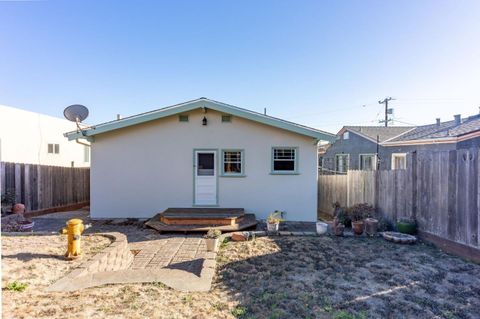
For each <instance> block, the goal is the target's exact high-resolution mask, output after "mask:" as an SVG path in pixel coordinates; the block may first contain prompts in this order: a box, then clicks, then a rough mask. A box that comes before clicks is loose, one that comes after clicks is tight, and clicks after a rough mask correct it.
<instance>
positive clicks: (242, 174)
mask: <svg viewBox="0 0 480 319" xmlns="http://www.w3.org/2000/svg"><path fill="white" fill-rule="evenodd" d="M226 152H239V153H240V156H241V158H240V170H241V171H240V173H230V172H225V153H226ZM220 156H221V159H220V166H221V169H220V176H222V177H246V175H245V150H244V149H241V148H225V149H221V150H220Z"/></svg>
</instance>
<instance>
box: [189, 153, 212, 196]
mask: <svg viewBox="0 0 480 319" xmlns="http://www.w3.org/2000/svg"><path fill="white" fill-rule="evenodd" d="M193 168H194V171H195V173H194V178H195V181H194V186H195V201H194V204H195V205H217V152H216V151H195V163H194V167H193Z"/></svg>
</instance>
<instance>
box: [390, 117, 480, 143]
mask: <svg viewBox="0 0 480 319" xmlns="http://www.w3.org/2000/svg"><path fill="white" fill-rule="evenodd" d="M475 132H480V114H478V115H474V116H470V117H468V118H465V119H462V120H461V121H460V124H457V123H456V122H455V121H454V120H453V121H447V122H441V123H440V124H428V125H422V126H417V127H416V128H415V129H413V130H411V131H409V132H407V133H405V134H403V135H400V136H398V137H395V138H393V139H391V140H389V141H387V142H386V143H385V144H386V145H388V144H394V145H398V144H401V143H409V142H412V143H417V144H418V143H420V142H422V143H429V142H430V143H431V142H442V141H443V142H445V143H453V142H456V141H458V140H459V139H461V138H462V137H464V136H465V137H467V135H468V136H470V135H471V137H475V136H476V135H475V136H473V134H472V133H475Z"/></svg>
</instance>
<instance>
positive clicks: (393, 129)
mask: <svg viewBox="0 0 480 319" xmlns="http://www.w3.org/2000/svg"><path fill="white" fill-rule="evenodd" d="M414 128H415V127H414V126H388V127H385V126H344V127H343V128H342V129H341V130H340V131H339V132H338V133H337V135H338V136H340V135H342V134H343V133H344V132H345V131H350V132H353V133H355V134H357V135H360V136H362V137H364V138H366V139H368V140H370V141H372V142H374V143H377V136H378V141H379V143H382V142H384V141H386V140H388V139H391V138H394V137H396V136H399V135H401V134H404V133H406V132H408V131H409V130H412V129H414Z"/></svg>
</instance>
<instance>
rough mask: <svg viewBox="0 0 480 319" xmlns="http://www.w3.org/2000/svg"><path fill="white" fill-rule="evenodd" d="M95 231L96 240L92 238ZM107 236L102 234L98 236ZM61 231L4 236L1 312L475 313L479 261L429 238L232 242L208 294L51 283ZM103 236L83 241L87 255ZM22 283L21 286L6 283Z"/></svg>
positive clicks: (60, 265) (479, 296)
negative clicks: (66, 287)
mask: <svg viewBox="0 0 480 319" xmlns="http://www.w3.org/2000/svg"><path fill="white" fill-rule="evenodd" d="M95 238H97V239H95ZM98 238H100V239H98ZM64 240H65V239H64V238H63V237H61V236H35V237H4V238H2V249H3V253H2V254H3V257H2V266H3V278H2V287H3V291H2V294H3V317H4V318H72V317H74V316H75V317H77V318H147V317H148V318H235V317H241V318H371V317H372V318H413V317H415V318H478V316H479V314H480V266H479V265H476V264H473V263H469V262H465V261H463V260H461V259H458V258H455V257H452V256H449V255H446V254H444V253H442V252H440V251H438V250H437V249H435V248H433V247H431V246H430V245H425V244H417V245H414V246H401V245H395V244H392V243H389V242H385V241H383V240H381V239H369V238H362V239H357V238H330V237H277V238H257V239H256V240H255V241H250V242H243V243H226V244H224V245H222V249H221V251H220V253H219V255H218V272H217V276H216V277H215V279H214V283H213V289H212V291H211V292H209V293H182V292H177V291H174V290H172V289H169V288H167V287H165V286H164V285H162V284H160V283H152V284H135V285H111V286H104V287H98V288H90V289H85V290H83V291H79V292H73V293H46V292H45V291H44V289H45V288H46V287H47V286H48V285H49V284H50V283H51V282H53V281H55V280H56V279H58V278H60V277H61V276H63V275H64V274H65V273H67V272H68V270H69V269H70V268H71V267H72V266H74V265H75V262H73V263H69V262H65V261H64V260H62V259H60V258H57V256H59V255H61V254H62V253H63V252H64V249H65V247H64V246H65V242H64ZM105 244H106V242H104V241H102V239H101V237H97V236H95V237H91V238H89V239H86V240H85V245H84V246H85V250H86V251H87V254H89V253H90V254H91V253H93V252H94V251H95V250H98V249H100V248H101V247H103V246H104V245H105ZM13 281H17V282H19V283H26V284H28V286H27V287H26V289H25V290H24V291H10V290H6V289H5V287H6V285H7V284H8V283H11V282H13Z"/></svg>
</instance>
